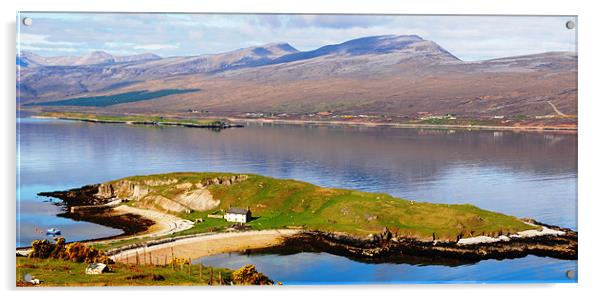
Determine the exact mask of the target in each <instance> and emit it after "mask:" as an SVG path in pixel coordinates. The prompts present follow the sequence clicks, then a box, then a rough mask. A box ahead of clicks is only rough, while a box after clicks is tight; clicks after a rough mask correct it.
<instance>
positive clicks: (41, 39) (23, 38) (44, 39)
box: [17, 33, 83, 46]
mask: <svg viewBox="0 0 602 299" xmlns="http://www.w3.org/2000/svg"><path fill="white" fill-rule="evenodd" d="M48 37H49V36H48V35H42V34H33V33H21V34H19V36H18V37H17V38H18V40H19V42H20V44H21V46H23V45H47V46H77V45H81V44H83V43H81V42H65V41H50V40H48Z"/></svg>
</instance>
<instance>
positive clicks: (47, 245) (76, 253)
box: [29, 238, 114, 264]
mask: <svg viewBox="0 0 602 299" xmlns="http://www.w3.org/2000/svg"><path fill="white" fill-rule="evenodd" d="M31 249H32V250H31V252H30V253H29V257H35V258H43V259H47V258H55V259H63V260H70V261H74V262H79V263H103V264H113V263H114V262H113V260H112V259H111V258H109V257H108V256H107V255H106V254H105V253H104V252H103V251H101V250H98V249H96V248H94V247H91V246H88V245H86V244H84V243H81V242H73V243H69V244H66V242H65V238H58V239H57V240H56V242H55V243H52V242H51V241H49V240H34V241H33V242H32V243H31Z"/></svg>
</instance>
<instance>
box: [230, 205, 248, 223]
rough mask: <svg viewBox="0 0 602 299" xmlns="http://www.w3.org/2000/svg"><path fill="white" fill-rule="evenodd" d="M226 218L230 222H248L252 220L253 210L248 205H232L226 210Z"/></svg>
mask: <svg viewBox="0 0 602 299" xmlns="http://www.w3.org/2000/svg"><path fill="white" fill-rule="evenodd" d="M224 219H226V221H228V222H238V223H247V222H249V221H251V210H250V209H249V207H247V208H246V209H245V208H233V207H230V208H229V209H228V210H227V211H226V214H225V215H224Z"/></svg>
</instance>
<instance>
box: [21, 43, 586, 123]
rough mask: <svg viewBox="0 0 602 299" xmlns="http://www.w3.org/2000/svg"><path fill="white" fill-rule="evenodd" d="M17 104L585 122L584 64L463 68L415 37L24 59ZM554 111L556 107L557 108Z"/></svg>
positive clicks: (551, 58) (28, 55)
mask: <svg viewBox="0 0 602 299" xmlns="http://www.w3.org/2000/svg"><path fill="white" fill-rule="evenodd" d="M16 61H17V71H18V82H17V87H18V88H19V91H20V93H19V99H18V100H19V103H20V104H29V105H32V103H33V105H34V106H35V103H42V102H46V103H47V102H52V101H58V100H64V99H71V98H80V97H90V96H101V95H112V94H120V93H126V92H132V91H141V90H150V91H153V90H163V89H195V90H196V91H195V92H189V93H183V94H175V95H168V96H164V97H161V98H155V99H149V100H144V101H137V102H128V103H125V104H117V105H111V106H106V107H96V108H94V107H92V108H90V107H87V108H86V109H92V110H103V111H108V112H132V113H158V112H165V113H178V112H185V111H189V110H209V111H212V112H215V113H220V114H224V115H228V114H240V113H246V112H278V113H316V112H319V111H332V112H335V113H340V114H378V115H395V116H413V115H416V114H417V113H424V112H429V113H433V114H446V113H451V114H456V115H466V116H475V117H486V116H493V115H509V116H510V115H528V116H538V115H550V114H555V113H557V112H556V110H559V111H562V112H561V113H563V114H573V115H575V114H577V55H576V53H572V52H548V53H540V54H533V55H524V56H516V57H505V58H498V59H490V60H482V61H462V60H460V59H458V58H457V57H456V56H454V55H453V54H452V53H450V52H449V51H447V50H445V49H444V48H442V47H441V46H439V45H438V44H437V43H435V42H433V41H429V40H425V39H423V38H421V37H419V36H416V35H385V36H370V37H363V38H358V39H354V40H350V41H347V42H344V43H340V44H335V45H326V46H323V47H320V48H318V49H315V50H310V51H299V50H297V49H295V48H294V47H293V46H291V45H289V44H287V43H272V44H266V45H262V46H255V47H249V48H243V49H238V50H234V51H230V52H226V53H219V54H211V55H196V56H183V57H160V56H158V55H155V54H152V53H145V54H139V55H130V56H114V55H111V54H109V53H106V52H102V51H96V52H92V53H89V54H87V55H85V56H81V57H76V56H63V57H42V56H39V55H36V54H34V53H32V52H25V51H23V52H21V53H18V55H17V60H16ZM550 103H552V104H550Z"/></svg>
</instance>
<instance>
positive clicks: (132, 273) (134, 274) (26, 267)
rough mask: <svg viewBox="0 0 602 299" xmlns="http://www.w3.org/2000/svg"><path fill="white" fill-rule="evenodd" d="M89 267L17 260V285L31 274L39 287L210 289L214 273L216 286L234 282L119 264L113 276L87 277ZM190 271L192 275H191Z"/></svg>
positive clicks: (195, 272)
mask: <svg viewBox="0 0 602 299" xmlns="http://www.w3.org/2000/svg"><path fill="white" fill-rule="evenodd" d="M86 266H87V264H86V263H76V262H71V261H65V260H59V259H37V258H27V257H17V281H22V280H23V275H25V274H26V273H29V274H31V275H32V276H33V277H34V278H37V279H39V280H41V281H42V283H41V284H40V286H167V285H169V286H174V285H208V284H209V279H210V275H211V274H210V273H211V272H213V285H216V284H218V278H219V276H220V274H221V277H222V280H223V282H224V284H229V282H230V281H231V275H232V271H231V270H229V269H223V268H214V267H203V269H202V272H203V273H202V275H200V270H201V269H200V267H199V265H192V267H190V269H189V267H188V265H183V266H175V267H173V268H172V266H152V265H133V264H122V263H116V264H113V265H110V268H111V270H112V272H110V273H104V274H99V275H88V274H85V269H86ZM189 271H190V272H189Z"/></svg>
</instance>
